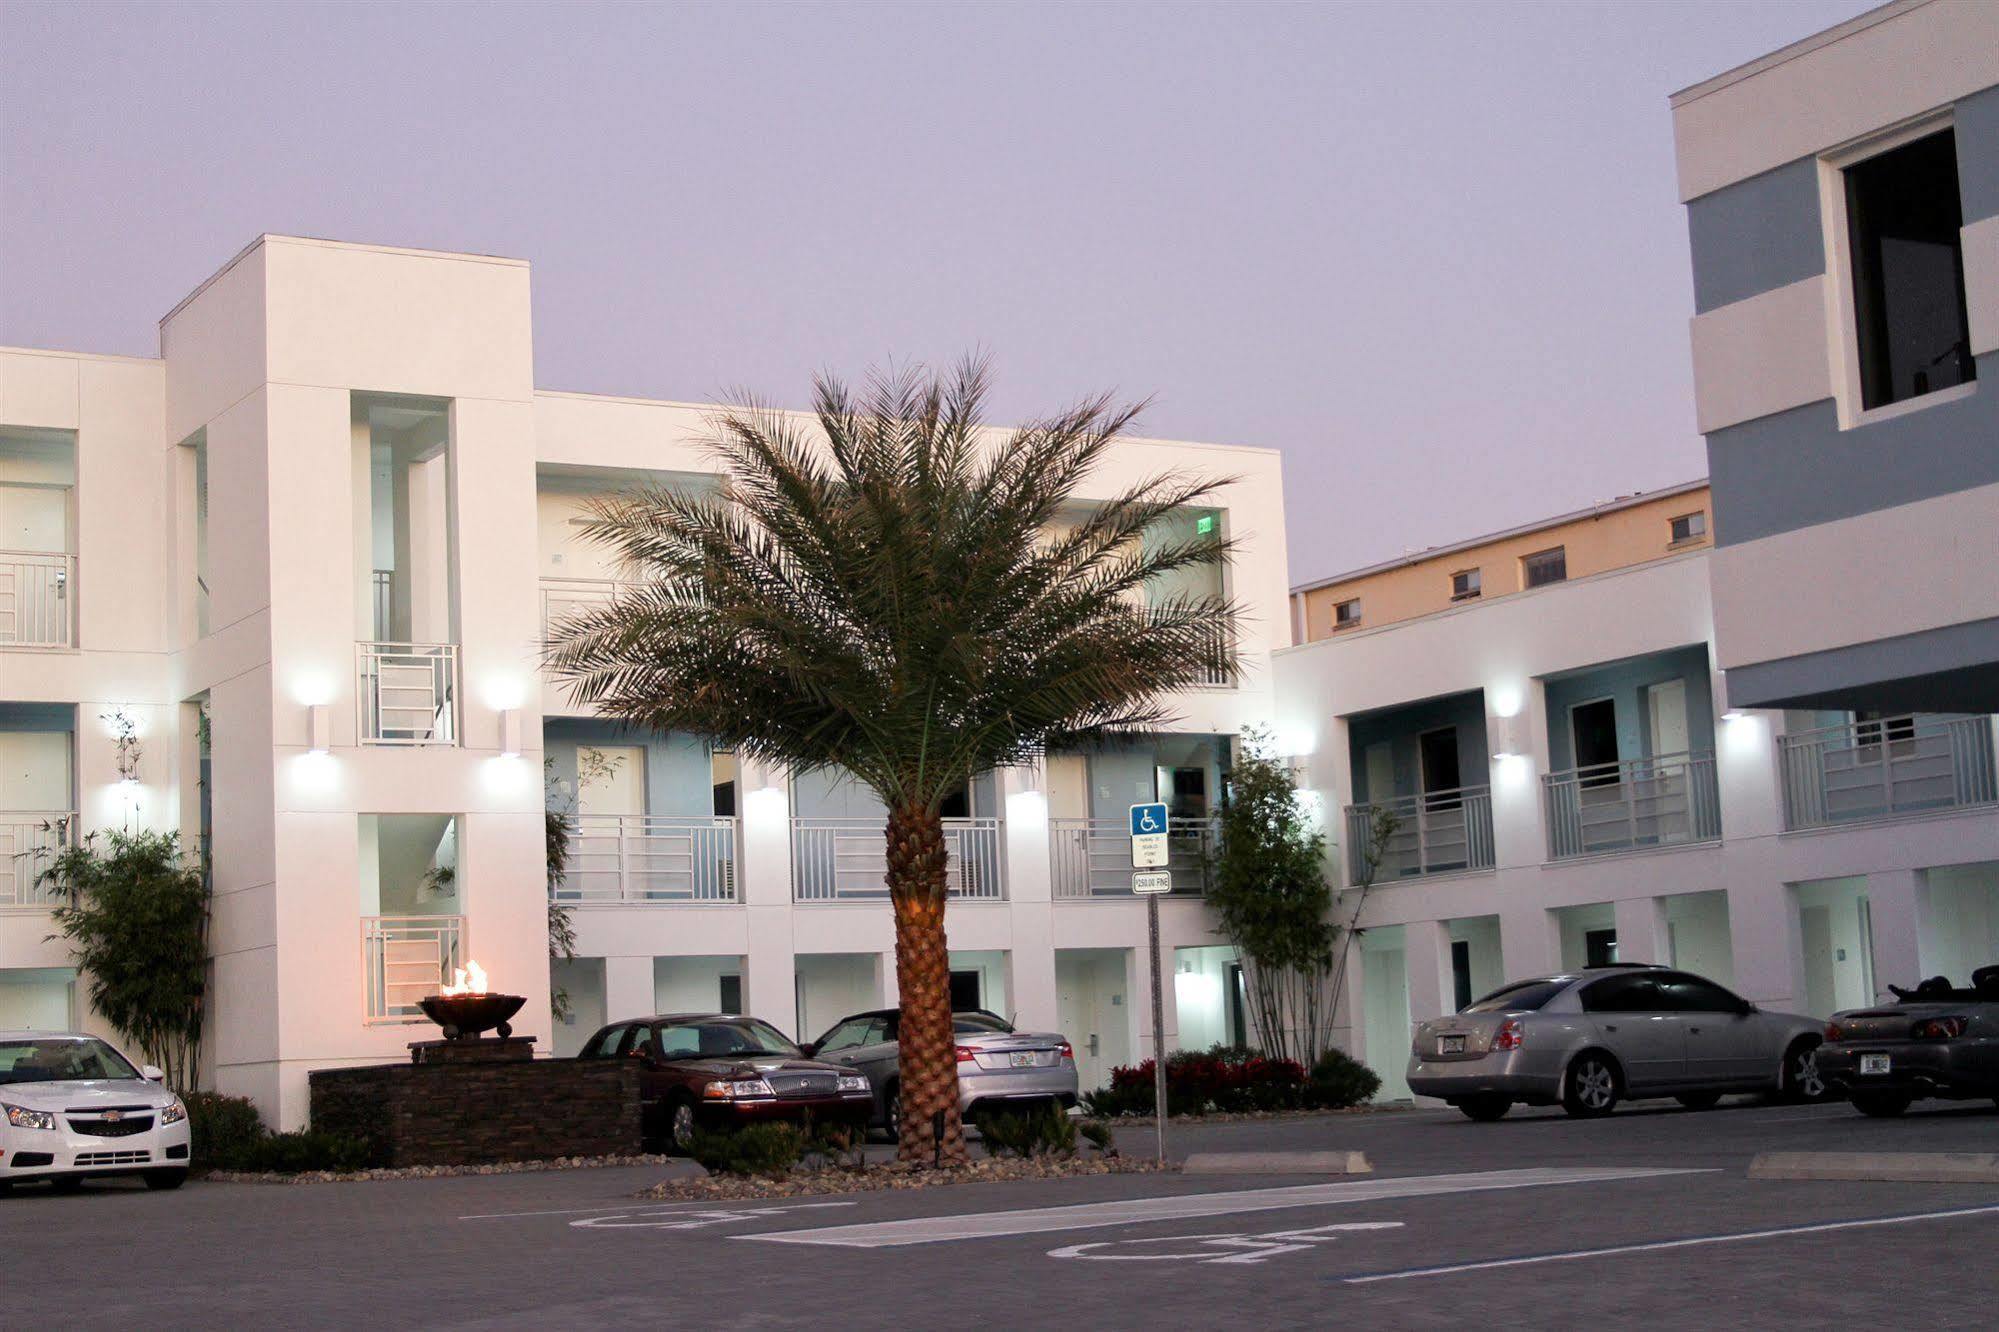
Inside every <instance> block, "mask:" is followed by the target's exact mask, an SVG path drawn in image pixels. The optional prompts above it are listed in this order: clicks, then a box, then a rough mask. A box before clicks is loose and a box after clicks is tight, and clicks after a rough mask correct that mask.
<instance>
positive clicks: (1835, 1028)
mask: <svg viewBox="0 0 1999 1332" xmlns="http://www.w3.org/2000/svg"><path fill="white" fill-rule="evenodd" d="M1825 1039H1826V1044H1827V1045H1832V1044H1834V1043H1835V1042H1838V1041H1842V1040H1845V1039H1846V1033H1845V1032H1843V1031H1841V1030H1840V1029H1839V1024H1838V1023H1837V1022H1828V1023H1826V1024H1825Z"/></svg>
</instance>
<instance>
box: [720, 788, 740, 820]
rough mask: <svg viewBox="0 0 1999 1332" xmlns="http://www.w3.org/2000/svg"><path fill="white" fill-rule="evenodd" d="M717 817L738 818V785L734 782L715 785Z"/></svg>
mask: <svg viewBox="0 0 1999 1332" xmlns="http://www.w3.org/2000/svg"><path fill="white" fill-rule="evenodd" d="M715 817H716V818H718V819H733V818H735V817H736V784H735V783H734V782H733V781H729V782H716V783H715Z"/></svg>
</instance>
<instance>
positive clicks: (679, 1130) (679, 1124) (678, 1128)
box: [667, 1096, 697, 1156]
mask: <svg viewBox="0 0 1999 1332" xmlns="http://www.w3.org/2000/svg"><path fill="white" fill-rule="evenodd" d="M667 1114H668V1120H667V1138H668V1141H669V1142H671V1143H672V1145H673V1150H674V1151H676V1152H679V1153H680V1154H681V1155H682V1156H685V1155H686V1154H687V1153H688V1152H690V1151H692V1150H693V1149H694V1133H695V1129H696V1127H697V1126H696V1124H695V1122H694V1102H692V1101H690V1100H688V1099H687V1098H686V1097H684V1096H682V1097H680V1098H678V1099H676V1100H675V1101H673V1102H672V1106H671V1108H670V1109H669V1110H668V1111H667Z"/></svg>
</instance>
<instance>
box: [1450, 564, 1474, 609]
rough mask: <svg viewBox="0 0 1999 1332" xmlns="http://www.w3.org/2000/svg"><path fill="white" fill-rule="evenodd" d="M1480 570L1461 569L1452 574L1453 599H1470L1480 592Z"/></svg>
mask: <svg viewBox="0 0 1999 1332" xmlns="http://www.w3.org/2000/svg"><path fill="white" fill-rule="evenodd" d="M1479 590H1480V582H1479V576H1478V570H1476V569H1460V570H1459V571H1458V572H1456V573H1454V574H1452V575H1451V600H1452V601H1470V600H1471V599H1472V598H1473V597H1475V596H1477V595H1478V594H1479Z"/></svg>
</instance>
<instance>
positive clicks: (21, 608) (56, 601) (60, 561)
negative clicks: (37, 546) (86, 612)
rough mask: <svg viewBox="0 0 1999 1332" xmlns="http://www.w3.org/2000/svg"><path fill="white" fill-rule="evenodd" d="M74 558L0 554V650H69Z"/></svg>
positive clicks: (35, 552)
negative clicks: (43, 648)
mask: <svg viewBox="0 0 1999 1332" xmlns="http://www.w3.org/2000/svg"><path fill="white" fill-rule="evenodd" d="M75 574H76V556H74V555H64V554H60V553H58V552H55V551H43V550H0V646H7V647H57V648H60V647H69V646H70V644H71V641H72V636H73V630H72V624H73V623H74V615H73V613H72V608H73V607H74V606H75V604H76V602H75V598H74V597H72V596H71V595H70V592H71V590H72V587H73V585H74V583H75Z"/></svg>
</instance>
